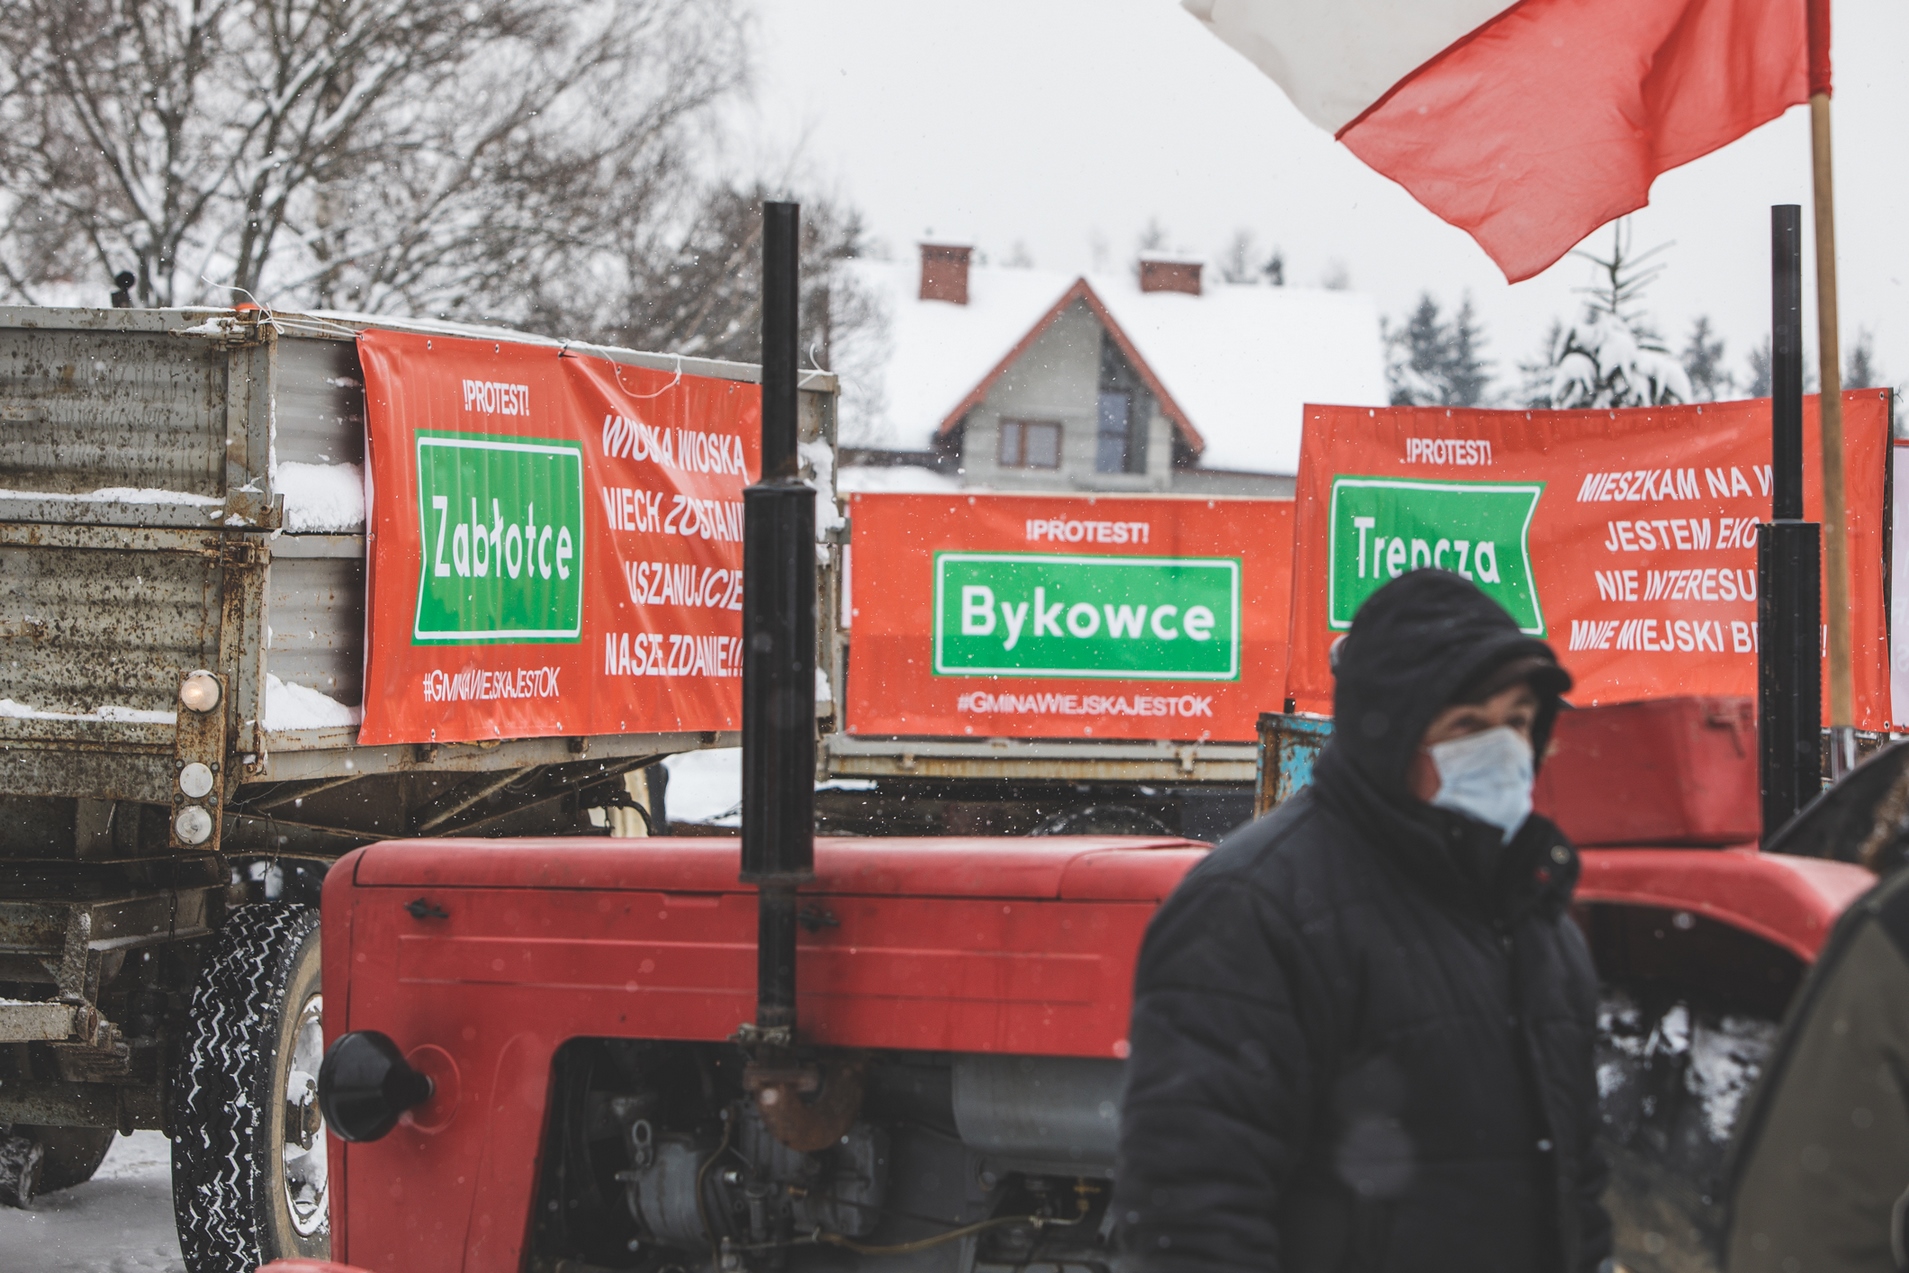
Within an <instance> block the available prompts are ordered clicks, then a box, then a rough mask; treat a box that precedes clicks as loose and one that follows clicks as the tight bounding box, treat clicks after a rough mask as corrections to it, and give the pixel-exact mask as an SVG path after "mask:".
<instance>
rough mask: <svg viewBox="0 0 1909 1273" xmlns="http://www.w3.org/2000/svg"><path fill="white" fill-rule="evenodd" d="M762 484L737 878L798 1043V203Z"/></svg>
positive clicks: (768, 394)
mask: <svg viewBox="0 0 1909 1273" xmlns="http://www.w3.org/2000/svg"><path fill="white" fill-rule="evenodd" d="M762 222H763V224H762V479H761V480H760V481H759V482H757V483H756V484H755V485H754V486H751V487H749V488H748V489H747V490H745V491H744V492H743V530H742V641H743V645H742V881H743V883H745V884H754V885H755V886H756V888H757V890H758V911H757V914H758V919H757V929H756V1020H755V1024H754V1027H753V1029H752V1028H749V1027H745V1028H744V1030H743V1034H742V1041H743V1042H744V1043H745V1044H751V1045H755V1046H757V1047H766V1048H769V1049H787V1048H790V1047H792V1046H793V1045H794V1043H795V1026H796V1020H795V937H796V918H795V915H796V900H795V890H796V887H797V886H798V885H800V884H803V883H805V882H807V881H809V880H811V879H813V878H814V874H815V489H814V488H813V487H811V486H810V485H809V484H808V483H806V482H804V481H803V480H802V476H801V468H800V466H799V464H798V462H797V456H796V307H797V282H798V280H797V268H796V267H797V254H798V252H799V250H800V244H799V237H800V231H801V207H800V205H798V204H794V203H765V204H764V205H763V208H762Z"/></svg>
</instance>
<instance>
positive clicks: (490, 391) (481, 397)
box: [464, 380, 530, 415]
mask: <svg viewBox="0 0 1909 1273" xmlns="http://www.w3.org/2000/svg"><path fill="white" fill-rule="evenodd" d="M464 409H465V410H466V411H476V412H478V413H480V414H482V415H529V414H530V386H529V385H510V384H504V383H502V382H500V381H496V380H466V381H465V382H464Z"/></svg>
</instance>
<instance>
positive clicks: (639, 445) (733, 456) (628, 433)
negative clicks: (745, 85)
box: [603, 414, 749, 477]
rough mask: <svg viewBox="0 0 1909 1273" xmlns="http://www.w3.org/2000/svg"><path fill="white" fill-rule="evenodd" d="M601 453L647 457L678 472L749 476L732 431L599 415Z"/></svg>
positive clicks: (611, 456)
mask: <svg viewBox="0 0 1909 1273" xmlns="http://www.w3.org/2000/svg"><path fill="white" fill-rule="evenodd" d="M603 454H604V456H605V457H606V458H608V459H612V460H649V461H651V462H653V463H656V464H661V465H662V466H663V467H665V468H671V469H675V470H677V471H678V472H681V473H721V474H724V475H726V476H729V477H747V476H748V475H749V472H748V462H747V460H746V459H745V457H744V455H743V450H742V439H741V438H740V437H738V436H736V435H735V434H733V433H706V432H704V431H702V430H700V429H660V428H658V427H656V426H655V425H653V424H646V423H645V422H643V421H642V420H632V419H631V418H630V417H628V416H622V415H616V414H611V415H606V416H604V417H603Z"/></svg>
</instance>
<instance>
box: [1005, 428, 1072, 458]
mask: <svg viewBox="0 0 1909 1273" xmlns="http://www.w3.org/2000/svg"><path fill="white" fill-rule="evenodd" d="M1000 463H1001V467H1002V468H1004V469H1057V468H1059V467H1060V466H1061V426H1060V425H1059V424H1056V423H1055V422H1054V421H1052V420H1003V421H1001V453H1000Z"/></svg>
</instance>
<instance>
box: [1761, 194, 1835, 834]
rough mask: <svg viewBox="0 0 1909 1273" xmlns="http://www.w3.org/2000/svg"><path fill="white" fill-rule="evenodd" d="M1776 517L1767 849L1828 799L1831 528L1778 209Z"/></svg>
mask: <svg viewBox="0 0 1909 1273" xmlns="http://www.w3.org/2000/svg"><path fill="white" fill-rule="evenodd" d="M1770 276H1771V277H1770V284H1771V286H1770V299H1771V305H1770V309H1771V314H1770V318H1771V335H1770V399H1771V408H1770V410H1771V426H1772V427H1771V430H1770V460H1771V482H1770V497H1771V498H1770V505H1771V507H1770V515H1771V520H1770V521H1769V522H1768V523H1767V524H1765V525H1764V526H1763V527H1761V528H1760V532H1759V534H1758V535H1757V700H1758V701H1757V736H1758V739H1759V742H1760V746H1761V753H1762V754H1761V756H1760V757H1759V759H1760V763H1761V768H1762V778H1763V839H1764V842H1765V843H1766V844H1767V843H1769V841H1770V839H1771V837H1773V836H1775V835H1776V833H1777V832H1778V831H1779V830H1780V829H1781V828H1782V827H1783V825H1784V824H1785V823H1787V822H1788V821H1789V820H1790V819H1791V818H1793V817H1795V816H1796V814H1797V811H1798V810H1800V809H1802V807H1803V806H1804V805H1806V804H1808V803H1809V802H1810V801H1811V800H1814V799H1815V798H1816V797H1817V796H1818V795H1819V794H1820V793H1821V792H1822V790H1823V768H1822V765H1823V761H1822V741H1821V740H1822V728H1823V662H1822V659H1823V656H1822V622H1823V619H1822V611H1823V602H1822V560H1823V558H1822V552H1823V547H1822V527H1821V526H1819V525H1818V524H1817V523H1815V522H1806V521H1804V520H1803V210H1802V208H1800V207H1798V206H1797V205H1796V204H1779V205H1777V206H1775V207H1773V208H1771V209H1770Z"/></svg>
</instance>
